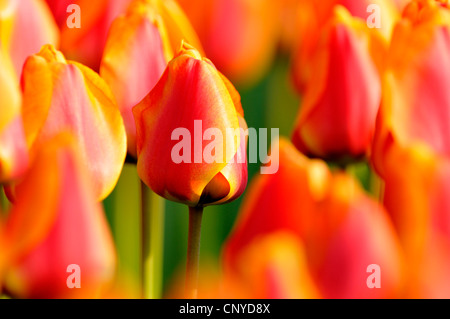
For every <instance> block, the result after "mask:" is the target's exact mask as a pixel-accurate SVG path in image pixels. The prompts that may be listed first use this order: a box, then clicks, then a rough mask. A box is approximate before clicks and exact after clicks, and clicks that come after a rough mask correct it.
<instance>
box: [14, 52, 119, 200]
mask: <svg viewBox="0 0 450 319" xmlns="http://www.w3.org/2000/svg"><path fill="white" fill-rule="evenodd" d="M22 90H23V119H24V128H25V135H26V139H27V143H28V145H29V147H30V148H32V149H37V148H39V146H40V145H41V143H43V142H44V141H45V140H46V139H47V138H49V137H51V136H53V135H55V134H58V133H60V132H61V131H66V130H70V131H71V132H73V134H74V135H75V137H76V139H77V142H78V143H79V144H80V152H81V156H82V158H83V162H84V163H85V166H86V168H87V170H88V172H89V174H90V176H91V179H92V180H93V182H94V193H95V197H96V198H97V199H103V198H105V197H106V196H107V195H108V194H109V193H110V192H111V191H112V189H113V188H114V186H115V184H116V182H117V180H118V178H119V175H120V172H121V170H122V166H123V163H124V161H125V156H126V134H125V129H124V126H123V121H122V118H121V116H120V112H119V109H118V107H117V104H116V102H115V99H114V97H113V96H112V93H111V91H110V89H109V87H108V86H107V84H106V83H105V82H104V81H103V80H102V79H101V78H100V76H99V75H98V74H97V73H95V72H94V71H92V70H91V69H89V68H87V67H85V66H83V65H81V64H78V63H76V62H71V61H66V59H65V58H64V56H63V55H62V54H61V52H59V51H56V50H55V49H54V48H53V47H52V46H44V47H43V48H42V50H41V52H40V53H39V54H36V55H33V56H31V57H30V58H28V60H27V62H26V63H25V66H24V70H23V77H22Z"/></svg>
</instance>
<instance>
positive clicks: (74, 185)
mask: <svg viewBox="0 0 450 319" xmlns="http://www.w3.org/2000/svg"><path fill="white" fill-rule="evenodd" d="M78 153H79V150H78V148H77V143H76V142H75V139H74V138H72V136H71V135H69V134H62V135H58V136H57V137H55V138H53V139H52V140H50V141H48V142H47V143H45V145H43V146H42V147H41V148H40V149H39V152H38V154H37V155H36V157H35V160H34V162H33V164H32V166H31V168H30V170H29V172H28V173H27V175H26V177H25V179H24V180H23V182H21V183H20V184H19V185H18V186H17V187H16V195H17V197H16V202H15V204H14V206H13V208H12V210H11V212H10V215H9V218H8V220H7V222H6V224H5V226H4V240H5V246H6V247H8V249H7V252H6V253H7V256H8V259H7V261H8V268H7V271H6V278H5V281H6V287H7V289H8V291H10V292H11V293H12V294H13V295H14V296H17V297H20V298H79V297H81V298H93V297H97V296H98V294H99V293H100V292H101V291H102V290H103V289H104V288H105V287H106V285H107V284H108V283H109V282H110V281H111V280H112V278H113V275H114V269H115V252H114V247H113V241H112V237H111V234H110V232H109V229H108V226H107V222H106V219H105V217H104V213H103V210H102V206H101V204H100V203H98V202H97V199H96V198H95V197H94V196H93V194H94V192H93V189H92V185H91V184H90V183H89V177H88V175H86V172H85V170H84V165H82V159H81V158H80V157H78ZM74 269H75V270H74ZM71 275H74V276H73V277H74V278H70V277H71ZM77 276H78V278H77ZM72 285H76V286H75V287H76V288H75V287H73V286H72Z"/></svg>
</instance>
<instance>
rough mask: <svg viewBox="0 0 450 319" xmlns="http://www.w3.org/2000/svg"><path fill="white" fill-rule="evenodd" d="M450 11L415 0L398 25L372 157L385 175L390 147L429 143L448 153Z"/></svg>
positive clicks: (392, 46) (384, 81)
mask: <svg viewBox="0 0 450 319" xmlns="http://www.w3.org/2000/svg"><path fill="white" fill-rule="evenodd" d="M449 37H450V10H449V9H448V8H445V7H444V6H442V5H440V4H439V3H438V2H436V1H414V2H412V3H411V4H410V5H409V6H408V7H407V8H406V9H405V13H404V18H403V20H402V21H401V22H400V23H399V24H398V25H397V27H396V29H395V32H394V35H393V38H392V45H391V47H390V50H389V53H388V58H387V63H386V64H387V66H386V72H385V74H384V78H383V97H382V104H381V107H380V114H379V116H378V120H377V128H376V131H375V138H374V147H373V154H372V157H373V162H374V165H375V168H376V169H377V171H378V172H379V173H380V174H382V175H383V176H384V175H385V173H384V171H385V170H386V166H388V165H390V163H389V162H387V160H386V159H387V156H386V154H387V153H388V152H389V151H390V150H391V149H392V148H400V149H402V148H409V147H410V146H413V145H414V144H417V143H426V144H427V145H429V146H430V147H431V148H432V149H433V150H434V152H436V153H437V154H440V155H442V156H446V157H449V156H450V130H449V127H450V121H449V119H450V115H449V114H450V94H449V90H448V87H447V84H448V83H449V82H450V59H449V56H450V41H449Z"/></svg>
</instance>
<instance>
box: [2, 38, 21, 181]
mask: <svg viewBox="0 0 450 319" xmlns="http://www.w3.org/2000/svg"><path fill="white" fill-rule="evenodd" d="M0 96H1V101H0V114H1V116H0V184H3V183H5V182H10V181H11V180H13V179H15V178H17V177H19V176H20V175H21V174H22V173H24V171H25V169H26V168H27V165H28V151H27V145H26V142H25V135H24V131H23V124H22V116H21V113H20V109H21V101H22V96H21V94H20V90H19V87H18V85H17V79H16V77H15V74H14V69H13V67H12V64H11V61H10V60H9V59H8V56H7V55H6V54H4V52H3V50H2V47H1V45H0Z"/></svg>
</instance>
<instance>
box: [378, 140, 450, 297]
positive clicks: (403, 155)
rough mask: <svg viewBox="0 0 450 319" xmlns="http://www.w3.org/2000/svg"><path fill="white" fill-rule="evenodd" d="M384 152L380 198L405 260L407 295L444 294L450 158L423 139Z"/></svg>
mask: <svg viewBox="0 0 450 319" xmlns="http://www.w3.org/2000/svg"><path fill="white" fill-rule="evenodd" d="M386 157H387V158H386V160H390V161H391V163H392V164H391V165H390V166H389V167H386V169H385V173H386V175H385V179H384V180H385V192H384V203H385V206H386V208H387V209H388V211H389V212H390V214H391V215H392V219H393V221H394V225H395V227H396V229H397V232H398V234H399V237H400V240H401V243H402V246H403V247H404V250H405V255H406V262H407V263H408V265H410V266H409V267H408V269H407V271H408V272H407V275H408V285H407V289H406V292H407V296H408V297H410V298H449V297H450V289H449V286H448V282H449V280H450V272H449V269H450V250H449V248H450V223H449V220H450V200H449V198H450V185H449V180H450V160H449V159H448V158H443V157H439V156H436V154H435V153H434V152H433V150H432V149H431V148H430V147H429V146H427V145H424V144H417V145H415V146H414V147H411V148H408V149H403V150H399V149H393V150H392V151H391V152H389V153H388V154H386ZM400 163H401V164H400ZM399 165H401V168H400V167H399Z"/></svg>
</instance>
